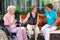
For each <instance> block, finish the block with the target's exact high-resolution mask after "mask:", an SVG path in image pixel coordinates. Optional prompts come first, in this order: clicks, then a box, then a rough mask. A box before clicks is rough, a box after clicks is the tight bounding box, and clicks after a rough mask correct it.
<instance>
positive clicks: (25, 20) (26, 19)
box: [23, 13, 30, 23]
mask: <svg viewBox="0 0 60 40" xmlns="http://www.w3.org/2000/svg"><path fill="white" fill-rule="evenodd" d="M29 16H30V13H28V14H27V17H26V18H25V19H24V20H23V23H26V22H27V21H28V18H29Z"/></svg>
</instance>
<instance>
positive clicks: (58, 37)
mask: <svg viewBox="0 0 60 40" xmlns="http://www.w3.org/2000/svg"><path fill="white" fill-rule="evenodd" d="M31 40H34V38H32V39H31ZM38 40H44V37H43V36H42V35H41V34H39V36H38ZM50 40H60V34H51V35H50Z"/></svg>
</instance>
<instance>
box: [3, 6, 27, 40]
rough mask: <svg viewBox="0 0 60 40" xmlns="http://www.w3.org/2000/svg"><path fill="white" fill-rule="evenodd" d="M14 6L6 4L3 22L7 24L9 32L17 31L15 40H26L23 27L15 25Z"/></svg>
mask: <svg viewBox="0 0 60 40" xmlns="http://www.w3.org/2000/svg"><path fill="white" fill-rule="evenodd" d="M15 9H16V8H15V7H14V6H8V8H7V11H8V13H6V14H5V15H4V24H5V25H9V27H7V29H8V31H9V32H12V33H17V35H16V36H17V40H28V39H27V36H26V31H25V30H24V29H23V30H22V29H20V27H16V20H15V15H14V13H15Z"/></svg>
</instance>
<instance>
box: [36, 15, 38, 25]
mask: <svg viewBox="0 0 60 40" xmlns="http://www.w3.org/2000/svg"><path fill="white" fill-rule="evenodd" d="M38 24H39V14H38V17H37V24H36V25H37V26H38Z"/></svg>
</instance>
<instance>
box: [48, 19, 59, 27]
mask: <svg viewBox="0 0 60 40" xmlns="http://www.w3.org/2000/svg"><path fill="white" fill-rule="evenodd" d="M57 23H58V18H57V19H56V21H55V23H53V24H52V25H51V26H50V27H48V28H51V27H53V26H54V25H56V24H57Z"/></svg>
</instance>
